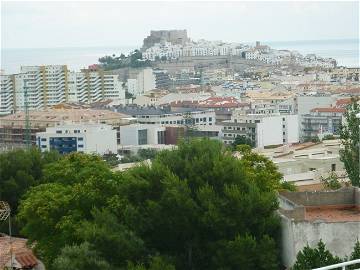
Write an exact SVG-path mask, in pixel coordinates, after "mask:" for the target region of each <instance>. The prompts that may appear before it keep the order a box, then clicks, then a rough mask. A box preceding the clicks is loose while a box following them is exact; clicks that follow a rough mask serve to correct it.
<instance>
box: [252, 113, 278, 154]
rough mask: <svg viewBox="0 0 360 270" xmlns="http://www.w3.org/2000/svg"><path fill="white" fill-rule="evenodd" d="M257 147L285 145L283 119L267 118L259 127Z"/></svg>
mask: <svg viewBox="0 0 360 270" xmlns="http://www.w3.org/2000/svg"><path fill="white" fill-rule="evenodd" d="M256 126H257V130H256V132H257V147H264V146H267V145H277V144H283V141H282V138H283V134H282V119H281V117H266V118H263V120H262V122H261V123H258V124H257V125H256Z"/></svg>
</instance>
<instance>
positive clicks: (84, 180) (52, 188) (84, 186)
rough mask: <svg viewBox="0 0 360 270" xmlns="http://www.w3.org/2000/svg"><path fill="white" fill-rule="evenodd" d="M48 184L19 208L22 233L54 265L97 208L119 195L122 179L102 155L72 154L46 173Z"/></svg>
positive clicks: (78, 239) (78, 240)
mask: <svg viewBox="0 0 360 270" xmlns="http://www.w3.org/2000/svg"><path fill="white" fill-rule="evenodd" d="M43 174H44V175H43V181H44V184H41V185H38V186H36V187H34V188H32V189H30V190H29V191H28V192H27V193H26V195H25V198H24V200H23V201H22V202H21V205H20V206H19V213H18V216H17V217H18V220H19V221H20V222H21V224H22V225H23V227H22V230H21V232H22V234H23V235H25V236H27V237H28V238H29V241H30V242H36V245H35V251H36V252H37V253H38V254H39V255H40V256H41V258H43V260H44V262H45V263H46V264H47V265H51V263H52V262H53V260H54V259H55V258H56V256H57V255H59V254H60V250H61V249H62V248H63V247H65V246H66V245H72V244H74V243H75V244H76V243H78V244H79V243H81V242H82V238H81V237H80V236H79V235H78V233H77V232H78V231H79V229H80V228H81V224H82V222H83V221H84V220H87V219H92V218H93V217H92V210H93V208H99V209H101V208H103V207H104V206H106V205H107V204H108V200H109V198H111V196H113V195H115V194H117V190H118V183H117V182H118V181H119V177H118V176H117V175H116V174H113V173H112V172H111V171H110V169H109V167H108V166H107V165H106V163H105V162H104V161H102V160H101V158H100V157H98V156H93V155H86V154H81V153H71V154H69V155H66V156H65V157H64V158H62V159H60V160H59V161H58V162H56V163H51V164H49V165H48V166H46V168H44V170H43Z"/></svg>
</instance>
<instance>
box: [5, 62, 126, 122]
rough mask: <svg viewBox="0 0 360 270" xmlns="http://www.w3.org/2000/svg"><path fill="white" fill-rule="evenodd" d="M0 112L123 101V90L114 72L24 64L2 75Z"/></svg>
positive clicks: (64, 66)
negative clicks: (26, 108) (26, 107)
mask: <svg viewBox="0 0 360 270" xmlns="http://www.w3.org/2000/svg"><path fill="white" fill-rule="evenodd" d="M0 77H1V90H0V98H1V99H0V114H1V115H6V114H11V113H14V112H17V111H24V110H25V87H26V89H27V103H28V108H29V110H39V109H44V108H47V107H49V106H53V105H57V104H60V103H63V102H82V103H92V102H96V101H100V100H103V99H116V100H120V101H122V103H125V90H124V89H123V87H122V82H121V81H120V80H119V79H118V76H117V75H112V74H108V73H106V72H103V71H102V70H97V71H90V70H82V71H81V72H72V71H69V70H68V69H67V66H66V65H50V66H23V67H21V72H20V73H19V74H13V75H1V76H0Z"/></svg>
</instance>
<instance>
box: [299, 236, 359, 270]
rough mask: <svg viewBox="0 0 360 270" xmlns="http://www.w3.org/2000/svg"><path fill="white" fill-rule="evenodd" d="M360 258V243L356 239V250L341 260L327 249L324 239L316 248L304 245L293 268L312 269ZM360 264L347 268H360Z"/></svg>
mask: <svg viewBox="0 0 360 270" xmlns="http://www.w3.org/2000/svg"><path fill="white" fill-rule="evenodd" d="M356 259H360V243H359V240H356V243H355V246H354V251H353V252H352V253H351V255H350V257H349V258H344V259H343V260H341V259H340V258H339V257H337V256H334V255H333V254H331V252H330V251H329V250H327V249H326V246H325V244H324V243H323V241H322V240H320V241H319V243H318V244H317V246H316V247H315V248H311V247H309V246H306V247H304V249H303V250H302V251H300V252H299V253H298V254H297V256H296V263H295V265H294V266H293V268H292V270H311V269H314V268H318V267H322V266H328V265H331V264H336V263H341V262H342V261H350V260H356ZM359 267H360V264H356V265H352V266H348V267H347V268H346V269H358V268H359Z"/></svg>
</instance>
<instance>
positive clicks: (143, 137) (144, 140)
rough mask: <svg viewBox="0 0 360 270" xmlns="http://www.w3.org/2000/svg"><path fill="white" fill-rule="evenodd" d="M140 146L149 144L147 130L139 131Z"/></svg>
mask: <svg viewBox="0 0 360 270" xmlns="http://www.w3.org/2000/svg"><path fill="white" fill-rule="evenodd" d="M138 144H139V145H143V144H147V129H141V130H138Z"/></svg>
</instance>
